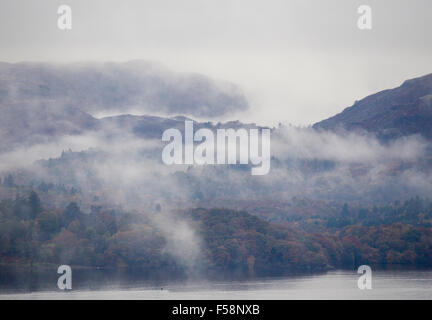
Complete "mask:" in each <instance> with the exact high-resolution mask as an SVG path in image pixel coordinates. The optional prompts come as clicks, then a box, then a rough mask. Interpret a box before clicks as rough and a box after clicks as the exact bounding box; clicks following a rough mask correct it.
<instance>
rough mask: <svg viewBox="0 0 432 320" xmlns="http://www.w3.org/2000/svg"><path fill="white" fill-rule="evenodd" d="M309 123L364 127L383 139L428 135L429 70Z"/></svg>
mask: <svg viewBox="0 0 432 320" xmlns="http://www.w3.org/2000/svg"><path fill="white" fill-rule="evenodd" d="M313 127H314V128H316V129H324V130H336V131H337V130H347V131H360V132H361V131H366V132H369V133H373V134H375V135H376V136H377V137H378V138H380V139H381V140H384V141H388V140H393V139H396V138H399V137H403V136H408V135H414V134H419V135H421V136H423V137H425V138H427V139H432V74H429V75H427V76H423V77H420V78H415V79H412V80H407V81H405V82H404V83H403V84H402V85H401V86H400V87H398V88H395V89H391V90H384V91H381V92H378V93H376V94H373V95H370V96H368V97H366V98H364V99H362V100H360V101H357V102H356V103H355V104H354V105H353V106H351V107H348V108H346V109H345V110H344V111H343V112H341V113H339V114H337V115H335V116H333V117H331V118H329V119H327V120H323V121H321V122H318V123H316V124H315V125H314V126H313Z"/></svg>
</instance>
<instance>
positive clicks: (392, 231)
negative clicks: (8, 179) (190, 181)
mask: <svg viewBox="0 0 432 320" xmlns="http://www.w3.org/2000/svg"><path fill="white" fill-rule="evenodd" d="M418 201H420V200H419V199H417V200H416V199H414V202H407V203H402V204H400V205H399V206H394V210H395V211H394V212H396V213H397V217H399V218H398V219H402V222H403V221H405V220H403V219H405V217H407V219H408V217H411V218H409V219H411V220H409V221H411V222H413V224H408V223H402V222H401V221H398V222H394V220H393V219H394V218H393V217H389V214H388V212H389V211H387V209H385V208H384V207H383V208H378V209H377V210H378V211H376V212H378V218H379V219H378V220H376V219H375V218H374V219H375V220H374V221H379V222H376V223H374V224H373V225H371V224H370V221H371V220H368V219H372V217H369V215H368V214H366V215H363V216H362V215H358V212H359V210H360V209H361V208H357V209H355V210H353V209H352V208H348V206H344V207H343V208H342V210H341V212H338V213H336V214H335V216H337V217H339V216H341V215H346V217H347V219H351V220H350V222H349V223H351V224H347V225H342V226H340V227H339V226H333V225H332V220H330V218H331V217H327V218H324V217H318V218H319V219H321V220H320V224H321V227H319V228H318V229H319V230H321V231H319V232H314V231H310V232H306V231H304V229H303V230H302V229H301V228H297V227H289V226H282V225H276V224H273V223H269V222H266V221H264V220H262V219H260V218H258V217H256V216H253V215H250V214H248V213H247V212H238V211H232V210H226V209H193V210H184V211H179V212H177V213H176V217H177V218H178V219H180V220H181V221H188V223H189V224H190V225H191V227H192V228H193V229H194V230H195V231H196V232H197V234H198V235H199V237H200V239H201V240H202V246H201V259H200V260H199V261H198V262H196V263H198V264H199V268H198V267H197V268H196V269H197V270H198V269H199V270H201V271H202V272H204V273H208V274H225V275H257V276H258V275H261V276H262V275H265V276H276V275H283V274H287V273H292V272H315V271H324V270H327V269H329V268H353V267H357V266H359V265H361V264H371V265H396V264H403V265H411V266H425V267H432V232H431V228H429V227H427V226H425V225H424V224H426V223H428V221H427V220H428V213H427V211H424V207H421V206H420V207H417V204H418ZM423 205H425V203H423V204H422V206H423ZM48 207H49V206H46V205H44V204H43V203H41V200H40V199H39V196H38V194H37V193H36V192H31V194H30V195H28V196H27V197H21V198H17V199H13V200H12V199H9V200H3V201H0V261H1V263H2V264H21V265H39V264H57V265H58V264H70V265H80V266H91V267H102V268H133V269H139V270H143V272H146V271H149V270H168V271H170V272H173V273H179V274H182V273H186V272H188V270H187V269H186V267H185V265H184V264H182V263H181V262H179V261H178V260H177V259H176V257H175V256H172V255H171V254H170V251H169V250H166V247H167V239H166V237H165V236H164V233H163V232H162V231H161V230H160V229H159V228H158V226H157V225H156V224H155V223H153V222H152V221H153V218H154V215H163V214H164V213H163V212H162V210H155V211H154V212H151V213H144V212H141V213H139V212H135V213H127V212H119V211H115V210H109V209H102V208H101V207H92V210H91V212H90V213H83V212H81V210H80V208H79V206H78V205H77V204H76V203H74V202H71V203H70V204H69V205H68V206H67V207H66V208H62V209H61V208H57V209H47V208H48ZM413 207H414V208H417V209H415V210H414V211H412V210H411V209H410V208H413ZM403 208H404V209H403ZM419 208H422V209H419ZM159 209H160V208H159ZM371 210H374V209H371ZM419 210H420V211H422V212H423V214H420V213H418V212H419ZM352 212H355V214H353V213H352ZM372 212H374V211H372ZM413 212H416V214H415V216H416V218H414V214H413ZM361 217H364V218H365V219H363V220H362V218H361ZM308 219H310V218H308ZM356 219H360V220H356ZM386 219H388V220H386ZM383 221H389V223H387V224H384V223H382V222H383ZM414 222H415V223H414ZM304 223H305V224H308V223H310V224H311V226H312V225H315V223H313V222H311V221H309V220H308V221H305V222H304ZM422 224H423V225H422ZM322 227H324V230H322V229H321V228H322ZM318 229H317V230H318ZM183 249H184V250H188V248H183Z"/></svg>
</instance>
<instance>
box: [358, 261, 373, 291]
mask: <svg viewBox="0 0 432 320" xmlns="http://www.w3.org/2000/svg"><path fill="white" fill-rule="evenodd" d="M357 273H358V274H361V276H360V278H359V279H358V281H357V286H358V288H359V289H360V290H365V289H366V290H371V289H372V268H371V267H369V266H367V265H362V266H360V267H359V268H358V270H357Z"/></svg>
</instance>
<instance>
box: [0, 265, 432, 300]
mask: <svg viewBox="0 0 432 320" xmlns="http://www.w3.org/2000/svg"><path fill="white" fill-rule="evenodd" d="M4 276H5V274H2V278H1V281H2V283H3V285H2V286H1V288H0V299H134V300H135V299H151V300H157V299H168V300H180V299H181V300H183V299H185V300H201V299H209V300H226V299H227V300H234V299H246V300H268V299H276V300H284V299H432V271H412V270H410V271H400V270H398V271H388V270H382V271H374V272H373V277H372V289H371V290H360V289H358V287H357V280H358V278H359V276H360V275H358V274H356V273H355V272H354V271H345V270H343V271H332V272H328V273H326V274H321V275H304V276H292V277H284V278H273V279H255V280H248V281H202V280H201V281H168V282H167V281H159V280H154V281H152V280H148V279H147V280H144V281H142V282H140V281H138V280H136V279H135V280H136V281H131V279H133V278H134V277H129V278H128V277H125V279H119V278H118V277H117V278H116V277H113V278H108V279H107V278H103V277H102V278H98V279H96V280H95V279H94V278H92V281H90V282H88V285H84V283H83V279H84V280H85V278H78V279H77V280H76V281H74V280H75V278H74V280H73V289H72V290H71V291H69V292H63V291H61V290H58V289H57V288H56V283H57V282H56V277H52V278H51V280H50V281H51V282H50V284H49V285H46V286H39V287H33V288H32V289H31V290H29V289H26V288H25V287H24V286H22V284H23V283H21V287H19V288H18V287H10V286H11V284H13V283H10V282H9V283H8V284H5V283H4V282H5V277H4ZM110 279H111V281H110ZM101 281H102V283H101ZM15 285H16V284H15ZM14 288H15V289H14Z"/></svg>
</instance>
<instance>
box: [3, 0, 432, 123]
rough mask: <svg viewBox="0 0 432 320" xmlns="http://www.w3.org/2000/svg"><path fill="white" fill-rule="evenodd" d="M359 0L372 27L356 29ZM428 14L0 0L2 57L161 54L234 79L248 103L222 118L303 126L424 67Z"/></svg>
mask: <svg viewBox="0 0 432 320" xmlns="http://www.w3.org/2000/svg"><path fill="white" fill-rule="evenodd" d="M60 4H68V5H70V6H71V8H72V30H70V31H61V30H59V29H58V28H57V18H58V15H57V9H58V6H59V5H60ZM362 4H367V5H370V6H371V7H372V10H373V11H372V13H373V29H372V30H363V31H362V30H359V29H358V28H357V19H358V17H359V14H358V13H357V8H358V7H359V6H360V5H362ZM431 12H432V1H430V0H410V1H408V0H368V1H355V0H295V1H290V0H122V1H118V0H91V1H89V0H63V1H58V0H43V1H42V0H40V1H35V0H27V1H24V0H1V2H0V60H1V61H7V62H17V61H55V62H68V61H83V60H84V61H93V60H94V61H127V60H134V59H144V60H151V61H157V62H160V63H162V64H164V65H166V66H167V67H169V68H171V69H173V70H174V71H188V72H189V71H191V72H199V73H203V74H206V75H209V76H212V77H215V78H218V79H222V80H228V81H232V82H234V83H236V84H238V85H239V86H240V87H241V88H243V90H244V92H245V93H246V95H247V96H248V98H249V100H250V104H251V110H250V111H248V112H246V113H243V114H241V115H231V116H230V118H239V119H241V120H244V121H255V122H258V123H260V124H276V123H278V122H283V123H293V124H297V125H308V124H311V123H314V122H316V121H319V120H322V119H324V118H327V117H329V116H332V115H334V114H335V113H338V112H340V111H342V110H343V109H344V108H345V107H347V106H350V105H351V104H352V103H353V102H354V101H355V100H358V99H361V98H363V97H364V96H366V95H368V94H371V93H374V92H376V91H379V90H383V89H387V88H391V87H395V86H398V85H400V84H401V83H402V82H403V81H404V80H405V79H408V78H413V77H417V76H421V75H424V74H428V73H432V59H431V57H432V37H431V30H432V13H431Z"/></svg>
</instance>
